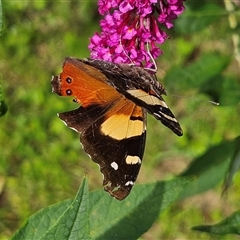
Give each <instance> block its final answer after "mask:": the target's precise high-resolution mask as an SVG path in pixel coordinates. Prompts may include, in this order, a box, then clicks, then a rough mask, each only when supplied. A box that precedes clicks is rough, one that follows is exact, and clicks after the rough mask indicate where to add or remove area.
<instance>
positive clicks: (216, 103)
mask: <svg viewBox="0 0 240 240" xmlns="http://www.w3.org/2000/svg"><path fill="white" fill-rule="evenodd" d="M167 95H168V96H174V97H179V98H189V99H193V100H197V101H203V102H208V103H211V104H213V105H216V106H219V105H220V104H219V103H218V102H215V101H211V100H205V99H199V98H196V97H190V96H181V95H176V94H167Z"/></svg>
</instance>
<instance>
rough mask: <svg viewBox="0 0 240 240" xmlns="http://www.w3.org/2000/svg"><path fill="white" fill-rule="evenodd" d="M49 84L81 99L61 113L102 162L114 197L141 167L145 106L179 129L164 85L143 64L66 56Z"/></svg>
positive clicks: (121, 195) (60, 92)
mask: <svg viewBox="0 0 240 240" xmlns="http://www.w3.org/2000/svg"><path fill="white" fill-rule="evenodd" d="M51 84H52V89H53V92H55V93H57V94H58V95H60V96H74V101H75V102H77V103H79V104H81V106H80V107H79V108H78V109H76V110H73V111H69V112H64V113H60V114H59V118H60V119H62V120H63V121H64V122H65V123H66V125H67V126H69V127H70V128H72V129H73V130H75V131H77V132H80V133H81V139H80V141H81V143H82V145H83V148H84V150H85V152H86V153H87V154H89V155H90V157H91V158H92V160H93V161H94V162H96V163H97V164H99V165H100V171H101V172H102V173H103V175H104V180H103V186H104V190H105V191H107V192H109V193H110V194H111V195H112V196H113V197H115V198H116V199H118V200H122V199H124V198H126V197H127V196H128V194H129V193H130V191H131V189H132V187H133V184H134V182H135V181H136V178H137V175H138V172H139V170H140V166H141V163H142V160H143V153H144V147H145V139H146V112H148V113H150V114H152V115H153V116H154V117H155V118H156V119H158V120H160V121H161V122H162V124H164V125H165V126H167V127H168V128H170V129H171V130H172V131H173V132H174V133H175V134H177V135H178V136H181V135H182V134H183V133H182V129H181V127H180V125H179V123H178V122H177V120H176V118H175V117H174V115H173V114H172V112H171V111H170V110H169V108H168V107H167V105H166V103H165V101H164V100H163V98H162V96H161V95H162V94H166V92H165V90H164V87H163V85H162V84H161V83H159V82H158V81H157V80H156V77H155V75H152V74H150V73H148V72H147V71H146V70H144V69H143V68H141V67H137V66H133V65H127V64H114V63H110V62H106V61H102V60H96V59H90V58H89V59H77V58H72V57H67V58H66V59H65V62H64V64H63V69H62V73H61V74H60V75H59V76H55V77H53V79H52V82H51Z"/></svg>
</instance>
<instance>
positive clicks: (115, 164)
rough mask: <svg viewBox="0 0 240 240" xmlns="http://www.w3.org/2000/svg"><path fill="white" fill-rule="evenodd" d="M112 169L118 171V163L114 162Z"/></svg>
mask: <svg viewBox="0 0 240 240" xmlns="http://www.w3.org/2000/svg"><path fill="white" fill-rule="evenodd" d="M111 167H112V168H113V169H114V170H118V165H117V163H116V162H112V163H111Z"/></svg>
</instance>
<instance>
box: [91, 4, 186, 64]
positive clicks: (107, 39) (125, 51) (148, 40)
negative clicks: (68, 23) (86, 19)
mask: <svg viewBox="0 0 240 240" xmlns="http://www.w3.org/2000/svg"><path fill="white" fill-rule="evenodd" d="M183 1H184V0H99V2H98V6H99V13H100V14H101V15H104V19H103V20H101V22H100V26H101V28H102V32H101V33H100V34H99V33H95V34H94V36H93V37H92V38H91V39H90V44H89V49H90V50H91V57H92V58H97V59H103V60H106V61H110V62H115V63H134V64H135V65H138V66H143V67H148V68H149V67H152V66H153V61H152V60H153V59H156V58H157V57H158V56H159V55H160V54H162V53H163V52H162V51H161V49H160V48H159V46H158V45H159V44H163V43H164V41H165V39H167V38H168V36H167V34H166V33H165V32H164V31H163V30H162V27H163V26H165V27H166V28H168V29H169V28H171V27H172V26H173V23H172V21H173V20H175V19H176V18H177V17H178V15H180V14H181V13H182V12H183V10H184V6H183Z"/></svg>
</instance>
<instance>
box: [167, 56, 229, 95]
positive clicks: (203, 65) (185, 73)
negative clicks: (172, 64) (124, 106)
mask: <svg viewBox="0 0 240 240" xmlns="http://www.w3.org/2000/svg"><path fill="white" fill-rule="evenodd" d="M229 60H230V59H229V58H228V57H226V56H223V55H219V54H213V53H208V54H204V55H201V56H200V57H199V58H198V60H197V61H195V62H194V63H192V64H191V65H189V66H187V67H177V68H173V69H171V70H170V71H168V73H167V75H166V78H165V80H164V83H165V85H167V86H168V87H171V88H172V89H174V88H176V87H177V88H178V89H176V90H178V91H181V89H184V91H186V90H187V89H192V88H200V87H202V86H203V85H204V84H208V81H209V80H210V79H212V78H214V77H215V76H218V75H219V74H221V73H222V71H223V70H224V69H225V68H226V66H227V65H228V63H229ZM173 80H174V81H173ZM176 81H178V82H179V83H181V84H177V85H176ZM175 85H176V86H175ZM179 88H180V89H179Z"/></svg>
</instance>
